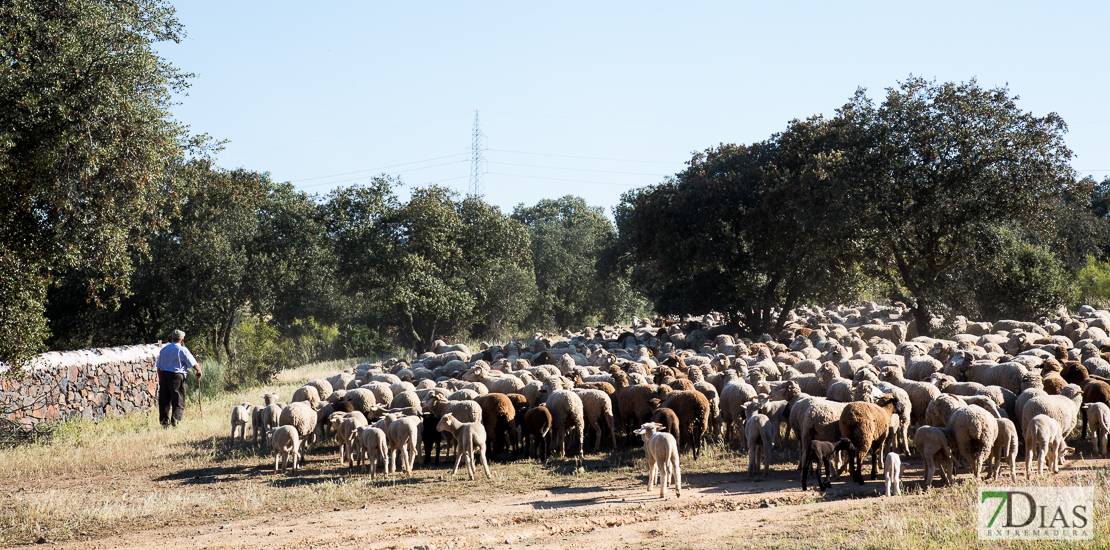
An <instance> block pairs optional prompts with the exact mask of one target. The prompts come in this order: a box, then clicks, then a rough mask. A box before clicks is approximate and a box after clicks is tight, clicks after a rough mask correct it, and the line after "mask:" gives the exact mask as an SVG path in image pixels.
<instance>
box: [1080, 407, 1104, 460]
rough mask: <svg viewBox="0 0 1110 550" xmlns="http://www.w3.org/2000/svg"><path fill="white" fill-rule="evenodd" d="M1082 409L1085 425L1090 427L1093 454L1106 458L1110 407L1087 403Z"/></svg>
mask: <svg viewBox="0 0 1110 550" xmlns="http://www.w3.org/2000/svg"><path fill="white" fill-rule="evenodd" d="M1083 408H1084V409H1085V412H1086V413H1087V424H1089V425H1090V426H1091V439H1092V441H1093V442H1094V447H1095V453H1097V454H1098V456H1101V457H1102V458H1106V440H1107V436H1108V435H1110V407H1108V406H1107V405H1106V403H1087V404H1086V405H1083Z"/></svg>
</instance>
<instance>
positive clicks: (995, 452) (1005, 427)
mask: <svg viewBox="0 0 1110 550" xmlns="http://www.w3.org/2000/svg"><path fill="white" fill-rule="evenodd" d="M997 422H998V435H997V436H996V437H995V439H994V448H993V449H992V450H991V466H990V468H988V470H987V477H991V478H994V477H998V475H999V472H1001V471H1002V466H1003V465H1004V464H1003V462H1004V461H1005V462H1009V463H1010V481H1013V482H1014V483H1017V474H1016V473H1015V467H1014V463H1015V462H1016V461H1017V455H1018V432H1017V427H1016V426H1014V423H1013V421H1012V420H1010V419H1009V418H999V419H997Z"/></svg>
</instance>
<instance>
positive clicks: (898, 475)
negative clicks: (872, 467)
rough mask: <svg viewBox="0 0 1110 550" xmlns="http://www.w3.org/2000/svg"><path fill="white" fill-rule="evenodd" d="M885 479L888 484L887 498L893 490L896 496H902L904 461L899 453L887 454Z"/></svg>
mask: <svg viewBox="0 0 1110 550" xmlns="http://www.w3.org/2000/svg"><path fill="white" fill-rule="evenodd" d="M883 477H884V479H885V484H886V496H890V493H891V489H894V494H895V495H901V494H902V459H901V458H899V457H898V453H894V452H891V453H887V454H886V458H885V459H884V460H883Z"/></svg>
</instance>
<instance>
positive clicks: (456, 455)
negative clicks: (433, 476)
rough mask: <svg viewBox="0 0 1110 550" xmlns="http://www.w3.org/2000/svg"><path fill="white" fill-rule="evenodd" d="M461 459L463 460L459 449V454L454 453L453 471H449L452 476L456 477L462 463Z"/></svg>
mask: <svg viewBox="0 0 1110 550" xmlns="http://www.w3.org/2000/svg"><path fill="white" fill-rule="evenodd" d="M462 459H463V452H462V449H459V452H457V453H455V469H454V470H452V471H451V475H452V476H455V475H458V473H459V463H461V462H462Z"/></svg>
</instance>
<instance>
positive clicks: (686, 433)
mask: <svg viewBox="0 0 1110 550" xmlns="http://www.w3.org/2000/svg"><path fill="white" fill-rule="evenodd" d="M660 405H661V406H663V407H667V408H669V409H671V410H673V411H674V412H675V414H676V415H677V416H678V424H679V430H680V434H681V438H680V443H682V444H685V443H689V444H691V445H692V446H693V448H694V460H697V459H698V457H699V456H700V455H701V445H702V437H704V436H705V432H706V430H707V429H708V428H709V401H708V400H707V399H706V398H705V396H704V395H702V394H701V393H700V392H698V391H676V392H674V393H671V394H670V395H668V396H667V397H666V399H664V400H663V402H662V403H661V404H660Z"/></svg>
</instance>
